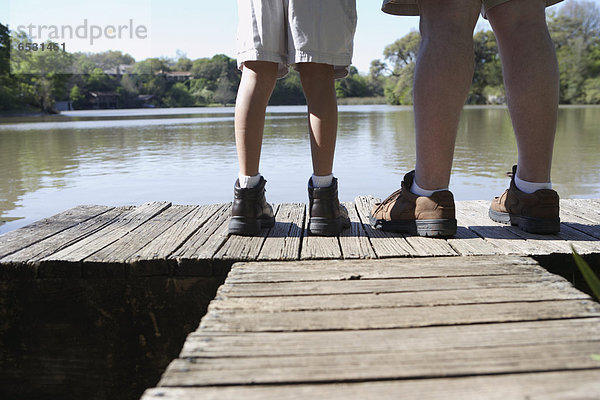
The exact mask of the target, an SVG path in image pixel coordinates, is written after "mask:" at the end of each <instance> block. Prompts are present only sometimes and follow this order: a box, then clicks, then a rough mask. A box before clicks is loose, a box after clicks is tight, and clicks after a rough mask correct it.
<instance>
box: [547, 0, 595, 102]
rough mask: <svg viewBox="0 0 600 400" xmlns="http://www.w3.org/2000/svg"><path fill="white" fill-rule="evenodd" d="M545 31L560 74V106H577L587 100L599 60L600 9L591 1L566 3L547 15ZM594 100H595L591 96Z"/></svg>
mask: <svg viewBox="0 0 600 400" xmlns="http://www.w3.org/2000/svg"><path fill="white" fill-rule="evenodd" d="M548 28H549V30H550V34H551V36H552V39H553V41H554V44H555V46H556V55H557V58H558V65H559V70H560V101H561V103H569V104H578V103H584V102H586V100H587V97H588V96H587V94H586V91H587V90H592V91H593V87H594V84H593V82H591V83H590V84H587V83H586V81H587V80H588V79H593V78H595V77H596V76H597V73H598V68H599V65H600V57H597V56H596V54H597V53H596V49H597V48H598V46H599V43H600V8H599V7H598V6H597V4H596V3H595V2H592V1H575V0H573V1H570V2H566V3H565V4H564V5H563V6H562V7H561V8H560V9H559V10H558V12H557V13H554V14H552V15H550V17H549V21H548ZM592 97H594V96H592Z"/></svg>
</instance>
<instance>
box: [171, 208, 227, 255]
mask: <svg viewBox="0 0 600 400" xmlns="http://www.w3.org/2000/svg"><path fill="white" fill-rule="evenodd" d="M230 216H231V203H229V204H227V205H226V207H223V208H220V209H218V210H217V211H216V212H215V214H214V215H213V216H212V217H211V218H210V219H209V220H208V221H207V222H206V223H205V224H204V225H202V227H201V228H200V229H198V230H197V231H196V232H194V234H193V235H192V236H191V237H190V238H189V239H188V240H187V241H186V242H185V243H184V244H183V245H182V246H181V247H180V248H179V249H178V250H177V251H176V252H175V253H173V255H172V256H171V258H173V259H176V260H178V261H182V260H198V259H211V258H212V257H213V255H214V254H215V253H216V251H217V250H218V249H219V248H220V247H221V245H222V244H223V243H224V242H225V241H226V240H227V237H228V236H229V233H228V227H229V218H230Z"/></svg>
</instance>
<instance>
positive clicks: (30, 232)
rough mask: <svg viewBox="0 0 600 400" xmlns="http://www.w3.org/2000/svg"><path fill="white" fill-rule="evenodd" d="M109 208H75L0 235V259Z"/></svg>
mask: <svg viewBox="0 0 600 400" xmlns="http://www.w3.org/2000/svg"><path fill="white" fill-rule="evenodd" d="M111 208H112V207H107V206H77V207H74V208H72V209H70V210H67V211H64V212H62V213H60V214H57V215H54V216H52V217H49V218H44V219H42V220H40V221H37V222H34V223H32V224H30V225H27V226H25V227H23V228H19V229H16V230H14V231H11V232H7V233H5V234H3V235H0V259H2V258H3V257H6V256H7V255H9V254H12V253H15V252H17V251H19V250H21V249H24V248H26V247H27V246H31V245H32V244H35V243H37V242H39V241H41V240H43V239H46V238H48V237H50V236H52V235H56V234H57V233H59V232H62V231H64V230H65V229H68V228H71V227H73V226H76V225H77V224H79V223H82V222H84V221H87V220H88V219H91V218H94V217H96V216H98V215H100V214H102V213H105V212H106V211H108V210H110V209H111Z"/></svg>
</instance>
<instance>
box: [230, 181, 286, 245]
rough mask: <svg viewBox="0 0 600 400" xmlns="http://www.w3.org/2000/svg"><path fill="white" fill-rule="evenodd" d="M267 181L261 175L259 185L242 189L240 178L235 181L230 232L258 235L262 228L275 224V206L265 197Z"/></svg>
mask: <svg viewBox="0 0 600 400" xmlns="http://www.w3.org/2000/svg"><path fill="white" fill-rule="evenodd" d="M266 183H267V181H266V180H265V178H263V177H262V176H261V177H260V182H259V183H258V185H256V186H255V187H253V188H244V189H242V188H241V187H240V181H239V179H238V180H236V181H235V186H234V189H233V194H234V197H233V206H232V208H231V220H230V221H229V233H231V234H233V235H244V236H256V235H258V234H259V233H260V230H261V229H262V228H270V227H272V226H273V225H275V216H274V215H273V208H272V207H271V206H270V205H269V204H268V203H267V200H266V199H265V184H266Z"/></svg>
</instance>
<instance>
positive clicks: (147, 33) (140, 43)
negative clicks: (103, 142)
mask: <svg viewBox="0 0 600 400" xmlns="http://www.w3.org/2000/svg"><path fill="white" fill-rule="evenodd" d="M567 1H569V0H567ZM594 1H596V2H600V0H594ZM380 6H381V0H357V11H358V26H357V29H356V35H355V43H354V57H353V65H354V66H356V67H357V68H358V70H359V71H360V72H362V73H367V72H368V70H369V66H370V63H371V61H372V60H375V59H382V58H383V50H384V48H385V47H386V46H387V45H389V44H391V43H393V42H394V41H395V40H396V39H399V38H401V37H402V36H404V35H406V34H407V33H409V32H410V31H411V30H417V29H418V23H419V19H418V17H398V16H391V15H387V14H384V13H383V12H381V10H380ZM0 22H1V23H3V24H9V27H10V29H11V30H17V28H18V27H21V29H22V30H23V31H25V32H28V33H33V34H34V35H36V36H37V34H42V35H49V34H51V33H52V32H51V30H52V29H54V34H55V35H57V33H56V32H58V31H60V33H58V35H59V38H60V39H59V40H56V41H57V42H61V43H65V49H66V50H67V51H71V52H75V51H84V52H94V53H96V52H102V51H106V50H121V51H123V52H124V53H129V54H131V55H132V56H133V57H134V58H135V59H136V60H138V61H139V60H142V59H145V58H149V57H168V58H173V59H177V58H178V57H179V56H182V55H186V56H187V57H188V58H190V59H197V58H202V57H212V56H213V55H215V54H226V55H228V56H230V57H232V58H235V36H236V25H237V1H236V0H170V1H164V0H160V1H159V0H102V1H89V0H88V1H86V0H55V1H53V2H48V1H47V0H0ZM65 26H66V27H67V28H66V30H65V28H64V27H65ZM28 27H30V28H28ZM53 27H54V28H53ZM77 28H79V31H77ZM69 29H71V30H72V31H73V32H72V33H70V31H69ZM477 29H489V24H487V22H485V21H484V20H483V19H482V18H480V22H479V24H478V28H477ZM69 34H70V36H69ZM60 35H62V36H60ZM77 35H79V36H77ZM55 37H56V36H55Z"/></svg>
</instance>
